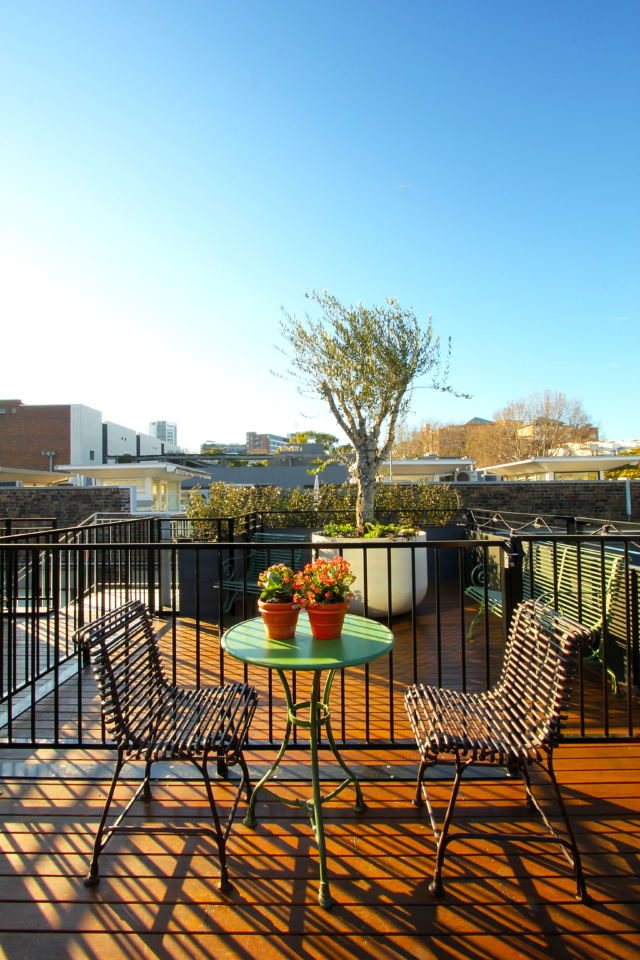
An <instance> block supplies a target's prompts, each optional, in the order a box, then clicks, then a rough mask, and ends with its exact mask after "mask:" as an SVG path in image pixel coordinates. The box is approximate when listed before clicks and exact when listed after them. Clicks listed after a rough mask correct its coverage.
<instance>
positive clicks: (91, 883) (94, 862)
mask: <svg viewBox="0 0 640 960" xmlns="http://www.w3.org/2000/svg"><path fill="white" fill-rule="evenodd" d="M123 765H124V750H122V748H121V749H120V750H118V759H117V762H116V769H115V770H114V772H113V779H112V780H111V786H110V787H109V793H108V794H107V799H106V802H105V805H104V810H103V811H102V817H101V818H100V823H99V824H98V831H97V833H96V839H95V842H94V844H93V856H92V858H91V863H90V865H89V873H88V874H87V875H86V877H85V878H84V885H85V887H95V885H96V884H97V883H99V882H100V871H99V869H98V858H99V857H100V851H101V850H102V834H103V833H104V827H105V824H106V822H107V817H108V815H109V807H110V806H111V801H112V800H113V794H114V793H115V789H116V784H117V782H118V777H119V776H120V771H121V770H122V767H123Z"/></svg>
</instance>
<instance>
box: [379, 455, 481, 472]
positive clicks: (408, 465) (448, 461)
mask: <svg viewBox="0 0 640 960" xmlns="http://www.w3.org/2000/svg"><path fill="white" fill-rule="evenodd" d="M474 463H475V461H474V460H473V459H471V458H465V457H416V458H415V459H414V460H394V461H393V463H392V464H391V466H392V468H393V473H394V475H397V476H399V477H401V476H411V475H416V476H421V477H430V476H433V477H435V476H438V475H439V474H441V473H451V471H452V470H455V469H456V467H461V468H462V469H463V470H473V465H474ZM381 466H382V467H389V461H388V460H385V462H384V463H383V464H381Z"/></svg>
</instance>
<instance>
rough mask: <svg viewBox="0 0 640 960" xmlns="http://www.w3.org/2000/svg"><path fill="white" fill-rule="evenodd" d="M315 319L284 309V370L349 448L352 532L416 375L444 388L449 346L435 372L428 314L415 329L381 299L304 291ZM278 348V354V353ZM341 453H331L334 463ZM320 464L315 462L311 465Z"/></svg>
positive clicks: (361, 524) (409, 315) (409, 316)
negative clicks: (376, 302) (367, 303)
mask: <svg viewBox="0 0 640 960" xmlns="http://www.w3.org/2000/svg"><path fill="white" fill-rule="evenodd" d="M310 299H311V300H313V301H314V303H316V304H317V305H318V307H320V310H321V317H320V319H314V318H312V317H311V316H310V315H309V314H308V313H307V314H306V315H305V320H304V321H301V320H298V319H297V317H296V316H294V315H290V314H288V313H286V311H283V312H284V315H285V318H286V319H285V320H284V321H282V323H281V333H282V336H283V337H284V339H285V340H286V341H287V343H288V344H289V346H290V348H291V353H289V354H286V355H287V356H288V357H289V360H290V362H291V367H292V369H291V371H290V372H291V373H292V375H293V377H294V379H295V381H296V382H297V383H298V389H299V392H300V393H302V394H303V395H304V396H308V397H315V398H320V399H322V400H324V401H325V402H326V403H327V404H328V406H329V409H330V410H331V412H332V414H333V416H334V417H335V419H336V423H337V424H338V426H339V427H340V429H341V430H342V431H343V432H344V433H345V434H346V436H347V437H348V438H349V441H350V443H351V446H352V451H351V456H350V457H347V458H346V459H347V460H350V461H351V462H350V469H351V471H352V474H353V476H354V478H355V480H356V484H357V499H356V522H357V526H358V530H359V532H360V533H364V530H365V523H373V522H374V519H375V517H374V502H373V501H374V488H375V483H376V475H377V473H378V469H379V467H380V465H381V464H382V463H383V462H384V461H385V460H386V458H387V457H388V456H389V452H390V451H391V448H392V445H393V440H394V435H395V430H396V425H397V424H398V422H399V421H402V419H403V418H404V417H406V415H407V413H408V411H409V407H410V402H411V395H412V388H413V387H414V384H415V381H416V379H417V378H418V377H420V376H421V375H422V374H425V373H429V372H431V373H432V381H431V384H430V387H431V388H432V389H435V390H441V391H444V392H447V393H453V392H454V391H453V390H452V389H451V388H450V387H448V386H447V385H446V380H447V375H448V366H449V356H450V344H449V350H448V351H447V355H446V358H445V367H444V372H443V373H442V375H441V363H442V361H441V350H440V338H439V337H438V338H435V339H434V336H433V330H432V326H431V317H429V323H428V326H427V328H426V330H422V329H421V328H420V326H419V324H418V320H417V318H416V316H415V314H414V312H413V310H412V309H409V310H402V309H401V307H400V305H399V304H398V301H397V300H395V299H387V300H386V301H385V304H384V305H381V306H374V307H371V308H367V307H363V306H362V304H360V303H358V304H356V305H355V306H350V307H344V306H342V304H341V303H340V302H339V301H338V300H337V299H336V298H335V297H333V296H331V295H330V294H328V293H327V292H326V290H325V291H324V292H323V293H322V294H319V293H317V292H316V291H312V293H311V296H310ZM283 352H284V351H283ZM336 460H342V461H343V462H344V460H345V457H343V456H340V455H339V454H338V453H337V452H336V454H334V457H333V460H332V458H331V457H330V458H329V459H328V460H327V461H326V462H325V464H326V463H329V462H335V461H336ZM319 469H321V467H319Z"/></svg>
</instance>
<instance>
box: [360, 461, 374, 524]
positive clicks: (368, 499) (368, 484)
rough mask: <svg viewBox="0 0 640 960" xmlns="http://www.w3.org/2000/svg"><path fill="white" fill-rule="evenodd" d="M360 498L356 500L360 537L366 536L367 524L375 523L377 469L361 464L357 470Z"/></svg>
mask: <svg viewBox="0 0 640 960" xmlns="http://www.w3.org/2000/svg"><path fill="white" fill-rule="evenodd" d="M356 480H357V482H358V497H357V500H356V525H357V527H358V536H360V537H362V536H364V534H365V532H366V531H365V524H366V523H375V513H374V502H373V497H374V493H375V487H376V469H375V467H372V466H370V465H369V464H364V463H359V464H358V465H357V469H356Z"/></svg>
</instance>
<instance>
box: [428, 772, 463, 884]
mask: <svg viewBox="0 0 640 960" xmlns="http://www.w3.org/2000/svg"><path fill="white" fill-rule="evenodd" d="M464 769H465V766H464V765H463V764H462V763H460V757H459V756H458V754H457V753H456V779H455V782H454V784H453V790H452V791H451V797H450V798H449V806H448V807H447V813H446V816H445V818H444V824H443V827H442V833H441V834H440V837H439V839H438V850H437V852H436V868H435V871H434V873H433V881H432V882H431V883H430V884H429V893H432V894H433V896H434V897H441V896H442V895H443V894H444V886H443V884H442V865H443V863H444V855H445V852H446V848H447V834H448V833H449V826H450V824H451V818H452V816H453V808H454V807H455V805H456V798H457V796H458V790H459V789H460V781H461V780H462V774H463V772H464Z"/></svg>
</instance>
